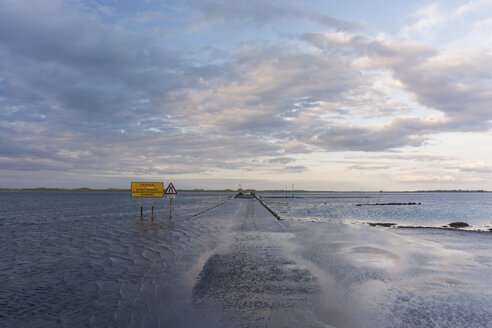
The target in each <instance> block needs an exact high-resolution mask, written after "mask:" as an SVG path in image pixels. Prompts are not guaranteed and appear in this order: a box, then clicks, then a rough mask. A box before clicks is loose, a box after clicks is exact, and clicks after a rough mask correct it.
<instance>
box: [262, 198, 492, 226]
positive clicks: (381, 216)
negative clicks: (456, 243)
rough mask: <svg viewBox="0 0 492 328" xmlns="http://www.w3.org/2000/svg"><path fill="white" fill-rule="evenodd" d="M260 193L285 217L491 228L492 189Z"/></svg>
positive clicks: (269, 204)
mask: <svg viewBox="0 0 492 328" xmlns="http://www.w3.org/2000/svg"><path fill="white" fill-rule="evenodd" d="M260 196H261V197H262V199H263V200H264V201H265V202H266V204H268V206H270V207H271V208H272V209H274V210H276V211H277V212H278V214H280V215H281V216H282V218H283V219H297V220H312V219H314V220H316V219H318V221H323V220H342V221H345V222H388V223H397V224H403V225H418V226H426V227H440V226H443V225H447V224H449V223H452V222H466V223H468V224H470V225H471V226H472V228H473V227H474V228H477V229H481V230H488V229H490V228H492V193H480V192H478V193H475V192H463V193H453V192H441V193H440V192H430V193H429V192H427V193H426V192H414V193H412V192H408V193H388V192H384V193H297V194H295V193H294V194H292V193H277V194H273V193H266V194H260ZM391 204H400V205H391ZM406 204H411V205H406Z"/></svg>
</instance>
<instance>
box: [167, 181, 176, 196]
mask: <svg viewBox="0 0 492 328" xmlns="http://www.w3.org/2000/svg"><path fill="white" fill-rule="evenodd" d="M164 193H165V194H166V195H177V194H178V191H177V190H176V188H174V186H173V183H172V182H171V183H169V186H167V188H166V191H165V192H164Z"/></svg>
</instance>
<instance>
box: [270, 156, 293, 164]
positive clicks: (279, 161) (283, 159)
mask: <svg viewBox="0 0 492 328" xmlns="http://www.w3.org/2000/svg"><path fill="white" fill-rule="evenodd" d="M293 161H294V159H292V158H290V157H276V158H272V159H270V160H268V163H276V164H288V163H292V162H293Z"/></svg>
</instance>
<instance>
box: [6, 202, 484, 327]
mask: <svg viewBox="0 0 492 328" xmlns="http://www.w3.org/2000/svg"><path fill="white" fill-rule="evenodd" d="M231 196H232V195H230V194H220V193H219V194H217V193H186V194H185V193H183V194H180V195H179V196H178V198H176V200H174V201H173V205H174V208H173V219H172V220H170V219H169V207H168V205H169V203H168V201H167V200H166V199H162V200H159V201H156V203H155V207H156V209H155V218H154V220H153V221H152V220H150V201H149V200H146V202H145V204H144V209H145V212H144V220H143V221H141V220H140V218H139V215H140V208H139V206H140V202H139V199H134V198H131V197H129V195H126V194H124V193H34V192H33V193H29V192H26V193H0V206H1V208H2V211H1V213H2V214H1V215H0V247H1V249H2V257H1V260H0V326H2V327H16V326H21V327H63V326H65V327H86V326H93V327H120V326H125V327H126V326H128V327H198V326H200V327H251V326H253V327H279V326H282V327H429V326H434V327H465V326H466V327H490V322H491V320H490V319H491V317H492V312H491V308H492V291H491V289H490V286H491V284H492V255H491V254H492V252H491V250H492V243H491V235H490V234H489V233H473V232H463V231H443V230H427V229H424V230H422V229H416V230H414V229H410V230H409V229H388V228H382V227H370V226H368V225H363V224H362V225H361V224H355V225H354V224H347V223H346V221H345V220H347V219H350V220H353V219H357V218H360V217H364V218H366V217H365V216H358V215H356V214H353V213H352V214H350V213H351V212H350V211H351V210H355V211H358V210H360V208H361V207H357V206H354V205H353V204H354V203H356V202H357V201H358V199H349V198H344V200H343V199H332V198H324V200H320V199H321V198H319V199H318V198H313V200H308V201H306V199H304V201H302V199H301V198H299V199H296V204H297V205H296V206H293V207H292V208H293V209H294V210H295V211H297V210H299V211H300V212H302V211H304V210H306V209H307V208H309V209H311V210H315V209H316V205H315V204H318V207H323V205H324V202H325V201H326V202H327V203H328V202H330V203H331V204H332V205H331V206H332V210H333V208H335V207H340V208H343V209H344V210H342V211H341V212H339V213H338V214H337V213H333V212H332V211H331V210H330V211H325V210H324V209H323V210H319V209H318V211H319V212H320V213H329V215H325V216H320V217H321V219H323V220H324V221H322V222H321V223H316V222H312V221H310V220H302V218H309V217H310V216H300V215H299V220H282V221H277V220H276V219H275V218H274V217H273V216H272V215H270V213H269V212H267V211H266V210H265V209H264V208H263V207H262V206H261V205H260V203H259V202H258V201H256V200H255V199H232V198H231ZM359 196H360V195H359ZM366 196H367V197H369V196H371V197H372V196H373V194H371V195H366ZM398 197H400V196H398V195H397V196H395V197H394V198H391V199H392V201H393V200H394V199H397V200H400V199H403V198H398ZM415 197H416V198H415V199H417V197H422V196H419V195H415ZM329 199H332V200H329ZM359 199H360V200H363V201H364V202H365V203H369V202H373V200H372V199H371V200H370V201H368V200H369V199H368V198H360V197H359ZM264 200H267V198H265V199H264ZM404 200H405V201H406V202H410V201H414V199H413V198H412V199H409V198H404ZM270 201H271V202H272V203H273V202H278V201H282V202H284V203H285V202H286V201H285V200H281V199H279V198H271V199H270V200H267V203H270ZM419 201H421V202H422V203H423V204H428V203H429V199H427V200H422V199H421V200H419ZM374 202H381V199H375V200H374ZM340 203H342V204H346V205H343V206H338V205H334V204H340ZM472 203H473V202H470V203H469V204H472ZM479 203H484V201H480V202H478V201H477V204H479ZM485 203H486V201H485ZM347 204H349V205H347ZM386 208H387V207H386V206H385V207H384V209H386ZM404 208H405V207H402V206H394V207H391V208H389V207H388V209H389V212H388V213H389V215H393V216H394V217H391V219H394V218H397V215H396V213H397V212H398V210H400V211H407V210H408V208H410V207H408V208H407V209H404ZM412 208H413V207H412ZM430 208H431V209H433V208H434V207H432V206H430ZM348 209H349V210H348ZM366 210H367V209H366ZM424 210H425V211H428V210H429V209H424ZM295 211H293V212H295ZM335 211H336V209H335ZM370 211H378V209H377V208H376V207H374V208H373V207H371V209H370ZM379 211H381V209H379ZM430 211H431V212H432V211H434V210H430ZM486 211H487V210H484V209H478V210H477V209H476V210H475V213H484V212H486ZM300 212H296V213H300ZM450 212H451V211H450ZM464 212H467V211H464ZM340 213H345V215H344V216H343V215H342V216H340V217H339V216H338V215H340ZM354 213H357V212H354ZM467 213H468V212H467ZM489 213H490V212H489ZM197 214H198V215H197ZM381 216H382V214H381V213H378V214H377V215H375V217H374V218H370V220H372V221H376V219H380V218H381ZM444 217H446V218H447V217H448V216H446V215H445V216H444ZM472 221H473V220H472V219H469V220H468V222H472ZM433 222H434V221H433ZM473 222H478V221H473Z"/></svg>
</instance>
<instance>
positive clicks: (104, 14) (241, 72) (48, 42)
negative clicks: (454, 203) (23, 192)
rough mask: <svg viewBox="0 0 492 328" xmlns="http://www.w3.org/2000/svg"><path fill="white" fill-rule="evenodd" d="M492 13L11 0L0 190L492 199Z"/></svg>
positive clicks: (471, 8)
mask: <svg viewBox="0 0 492 328" xmlns="http://www.w3.org/2000/svg"><path fill="white" fill-rule="evenodd" d="M490 35H492V0H475V1H464V0H463V1H455V0H451V1H449V0H446V1H381V0H375V1H363V0H360V1H355V0H347V1H335V0H333V1H332V0H326V1H323V0H311V1H275V0H249V1H248V0H230V1H227V0H222V1H218V0H196V1H193V0H188V1H184V0H166V1H157V0H140V1H137V0H65V1H62V0H38V1H32V0H0V138H1V143H0V187H39V186H44V187H94V188H103V187H126V188H128V187H129V184H130V181H148V180H155V181H165V182H168V181H173V182H175V185H176V187H177V188H178V189H179V188H208V189H213V188H231V189H234V188H237V185H238V184H239V183H242V184H243V187H245V188H256V189H265V188H274V189H284V188H286V187H288V188H289V189H290V188H291V187H292V184H294V185H295V188H296V189H297V188H299V189H308V190H381V189H382V190H421V189H488V190H492V129H491V123H492V38H491V37H490Z"/></svg>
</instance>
